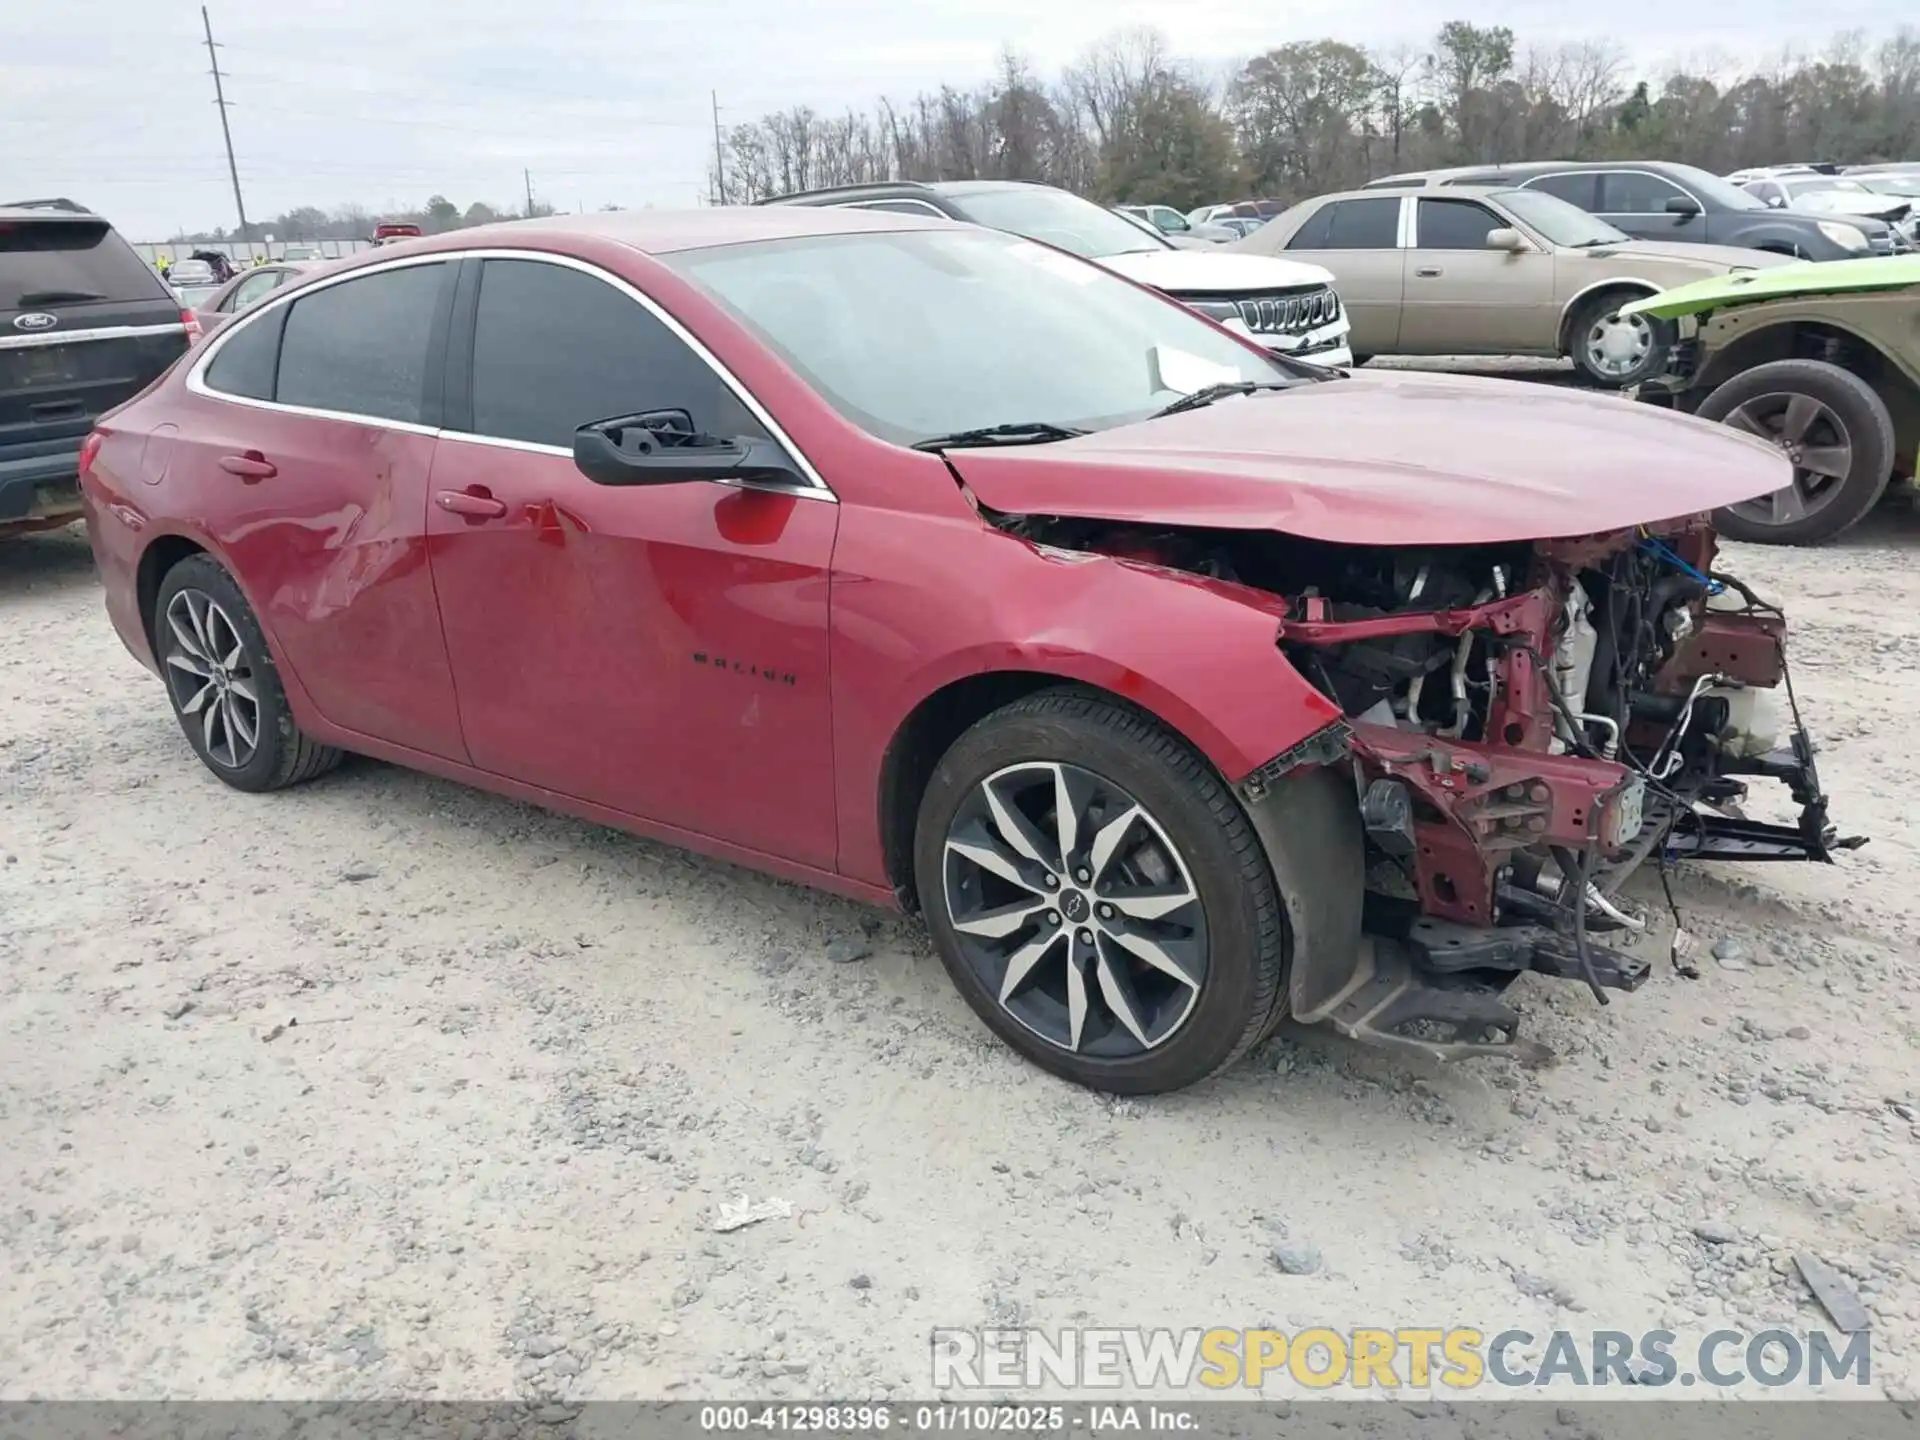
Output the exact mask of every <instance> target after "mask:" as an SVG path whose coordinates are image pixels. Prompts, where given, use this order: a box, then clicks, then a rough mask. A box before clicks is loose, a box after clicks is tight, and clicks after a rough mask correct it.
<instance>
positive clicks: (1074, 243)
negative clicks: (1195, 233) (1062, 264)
mask: <svg viewBox="0 0 1920 1440" xmlns="http://www.w3.org/2000/svg"><path fill="white" fill-rule="evenodd" d="M951 198H952V199H953V200H954V201H955V202H956V203H957V204H958V206H959V208H960V209H961V210H962V211H964V212H965V214H966V217H967V219H969V220H971V221H973V223H974V224H976V225H985V226H988V227H990V228H991V229H994V230H1010V231H1012V232H1013V233H1014V234H1015V235H1024V236H1026V237H1027V238H1028V239H1029V240H1043V241H1045V242H1046V243H1047V244H1049V245H1057V246H1059V247H1060V248H1061V249H1062V250H1070V251H1072V252H1073V253H1074V254H1075V255H1084V256H1086V257H1087V258H1088V259H1090V260H1094V259H1099V258H1100V257H1101V256H1103V255H1135V254H1139V253H1140V252H1141V251H1145V250H1170V249H1172V248H1173V247H1172V246H1171V245H1169V244H1168V243H1167V242H1166V241H1165V240H1163V239H1161V238H1160V236H1159V235H1157V234H1155V233H1154V232H1153V231H1152V230H1151V229H1145V230H1143V229H1141V228H1140V226H1138V225H1136V224H1134V223H1133V222H1132V221H1131V220H1125V219H1122V218H1121V217H1120V216H1118V215H1116V214H1114V213H1113V212H1112V211H1111V210H1106V209H1102V208H1101V207H1100V206H1098V205H1096V204H1094V203H1093V202H1092V201H1091V200H1082V199H1081V198H1080V197H1079V196H1078V195H1069V194H1068V193H1067V192H1066V191H1065V190H1053V189H1049V188H1048V187H1046V186H1044V185H1035V186H1031V187H1022V188H1020V189H1018V190H982V191H980V192H979V193H978V194H975V195H956V196H953V197H951Z"/></svg>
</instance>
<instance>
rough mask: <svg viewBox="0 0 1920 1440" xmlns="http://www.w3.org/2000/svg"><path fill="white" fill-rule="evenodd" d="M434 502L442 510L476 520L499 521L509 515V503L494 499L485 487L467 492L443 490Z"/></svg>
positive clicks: (474, 488) (477, 487)
mask: <svg viewBox="0 0 1920 1440" xmlns="http://www.w3.org/2000/svg"><path fill="white" fill-rule="evenodd" d="M433 500H434V503H435V504H436V505H438V506H439V507H440V508H441V509H442V510H447V511H451V512H452V513H453V514H455V515H465V516H468V517H470V518H471V519H474V520H498V519H499V518H500V517H501V516H502V515H504V514H506V513H507V502H506V501H504V500H496V499H494V498H493V496H492V495H490V494H488V493H487V489H486V487H485V486H484V485H474V486H471V487H469V488H468V489H465V490H441V491H439V492H437V493H436V494H435V495H434V497H433Z"/></svg>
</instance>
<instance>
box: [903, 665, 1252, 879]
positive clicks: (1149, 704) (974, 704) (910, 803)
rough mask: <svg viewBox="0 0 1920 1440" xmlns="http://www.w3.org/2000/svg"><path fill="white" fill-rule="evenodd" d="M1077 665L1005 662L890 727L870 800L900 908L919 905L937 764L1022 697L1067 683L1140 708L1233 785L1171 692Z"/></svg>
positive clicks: (1211, 738) (1210, 741)
mask: <svg viewBox="0 0 1920 1440" xmlns="http://www.w3.org/2000/svg"><path fill="white" fill-rule="evenodd" d="M1074 668H1076V667H1072V666H1057V667H1056V668H1052V669H1039V668H1034V669H1012V668H1002V669H995V670H983V671H977V672H975V673H972V674H968V675H963V676H961V677H959V678H957V679H954V680H950V681H948V682H947V683H946V684H943V685H941V686H939V687H938V688H937V689H935V690H933V691H931V692H930V693H928V694H927V695H925V696H924V697H922V699H921V700H920V701H919V702H918V703H917V704H916V705H914V707H913V708H912V709H911V710H909V711H908V712H907V714H906V716H905V717H904V718H903V719H902V720H901V722H900V724H899V725H898V726H896V727H895V729H894V732H893V735H892V737H891V738H890V739H889V741H888V743H887V746H886V749H885V751H884V752H883V754H882V756H881V762H880V775H879V785H878V790H877V794H876V797H875V800H876V804H877V807H878V810H877V819H878V822H879V827H880V851H881V858H882V861H883V863H884V865H885V867H886V882H887V884H888V885H890V886H891V887H892V889H893V892H894V894H895V896H896V898H897V899H898V900H899V903H900V905H901V908H902V909H905V910H908V911H912V910H914V909H916V908H917V900H916V898H915V887H914V884H913V835H914V826H915V824H916V822H917V820H918V818H919V813H920V801H921V798H922V796H924V795H925V793H926V789H927V784H928V782H929V781H930V780H931V779H932V777H933V772H934V769H935V767H936V766H938V765H939V763H940V759H941V757H942V756H943V755H945V754H946V753H947V751H948V749H949V748H950V747H951V746H952V745H953V742H954V741H956V740H958V739H959V738H960V736H961V735H963V734H964V733H966V731H967V730H968V729H970V728H971V727H972V726H973V725H975V724H977V723H978V722H979V721H981V720H983V719H985V718H986V717H987V716H988V715H991V714H992V713H993V712H994V711H996V710H998V709H1000V708H1001V707H1002V706H1005V705H1010V704H1012V703H1013V702H1014V701H1016V700H1020V699H1024V698H1025V697H1026V696H1029V695H1034V694H1038V693H1039V692H1041V691H1043V690H1056V689H1072V690H1077V691H1079V692H1081V693H1083V694H1087V695H1092V696H1097V697H1099V698H1100V699H1102V700H1106V701H1108V702H1110V703H1112V704H1115V705H1119V706H1123V707H1125V708H1127V709H1129V710H1134V711H1137V712H1139V713H1140V714H1142V715H1144V716H1146V717H1147V718H1149V719H1151V720H1153V721H1154V722H1155V723H1156V724H1159V725H1163V726H1165V727H1166V728H1167V729H1168V730H1170V731H1172V732H1173V733H1174V734H1175V735H1178V736H1179V737H1180V738H1181V739H1182V740H1185V741H1186V742H1187V744H1189V745H1191V746H1192V747H1193V749H1194V751H1195V752H1196V753H1197V754H1198V755H1199V756H1200V758H1201V760H1202V761H1204V762H1205V763H1207V764H1209V765H1211V766H1213V768H1214V770H1215V772H1216V773H1219V774H1220V775H1221V779H1222V781H1223V782H1225V783H1229V784H1230V783H1231V782H1232V781H1233V780H1234V779H1236V778H1238V777H1235V776H1230V775H1228V774H1227V773H1226V772H1225V771H1223V770H1222V769H1221V766H1220V761H1219V758H1218V757H1219V754H1220V750H1219V744H1220V737H1219V736H1217V735H1199V734H1195V733H1194V732H1195V730H1203V729H1204V728H1205V727H1204V725H1202V724H1199V723H1196V721H1197V716H1196V715H1195V713H1193V712H1188V713H1187V714H1186V715H1184V716H1178V715H1176V714H1174V713H1170V712H1175V711H1178V710H1180V709H1182V708H1183V707H1181V706H1180V705H1178V704H1177V703H1175V702H1174V701H1173V698H1172V697H1171V696H1169V695H1160V694H1153V695H1143V694H1141V693H1139V692H1138V690H1137V689H1136V691H1135V693H1133V694H1122V693H1120V692H1119V691H1118V690H1116V689H1114V688H1113V687H1111V686H1109V685H1104V684H1101V683H1099V682H1098V681H1095V680H1092V679H1089V678H1088V677H1087V676H1085V675H1084V674H1075V673H1073V670H1074ZM1129 688H1134V687H1129ZM1183 721H1184V723H1183Z"/></svg>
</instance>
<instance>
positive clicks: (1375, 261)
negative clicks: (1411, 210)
mask: <svg viewBox="0 0 1920 1440" xmlns="http://www.w3.org/2000/svg"><path fill="white" fill-rule="evenodd" d="M1401 199H1402V197H1401V196H1399V195H1381V196H1373V195H1368V196H1366V197H1364V198H1362V199H1354V200H1335V201H1334V202H1332V203H1331V204H1329V205H1324V206H1322V207H1321V208H1320V209H1319V210H1318V211H1317V212H1315V213H1314V214H1312V215H1310V216H1308V217H1307V221H1306V223H1305V224H1304V225H1302V226H1301V227H1300V228H1299V229H1298V230H1297V231H1295V232H1294V234H1293V238H1292V239H1290V240H1288V241H1287V248H1286V251H1285V257H1286V258H1287V259H1289V260H1301V261H1304V262H1306V263H1307V264H1309V265H1320V266H1324V267H1325V268H1326V269H1328V270H1330V271H1332V272H1333V282H1334V289H1335V290H1337V291H1338V292H1339V294H1340V303H1341V304H1342V305H1344V306H1345V307H1346V310H1347V319H1348V321H1349V322H1350V323H1351V324H1352V326H1353V340H1352V344H1353V353H1354V354H1356V355H1390V354H1392V353H1394V351H1395V350H1396V349H1398V348H1399V344H1400V304H1401V299H1402V296H1403V294H1404V291H1405V278H1404V271H1403V267H1402V263H1401V257H1402V255H1403V254H1404V251H1403V250H1402V248H1401V233H1400V210H1401Z"/></svg>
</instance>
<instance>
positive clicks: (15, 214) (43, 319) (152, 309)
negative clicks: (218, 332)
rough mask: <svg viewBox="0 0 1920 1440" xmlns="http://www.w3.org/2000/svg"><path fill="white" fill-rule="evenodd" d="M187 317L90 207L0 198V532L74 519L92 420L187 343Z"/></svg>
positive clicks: (167, 362) (40, 527)
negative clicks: (83, 451) (84, 447)
mask: <svg viewBox="0 0 1920 1440" xmlns="http://www.w3.org/2000/svg"><path fill="white" fill-rule="evenodd" d="M189 326H190V321H189V317H187V316H185V315H183V314H182V313H181V307H180V302H179V300H177V299H176V298H175V297H174V295H173V292H172V291H170V290H169V289H168V288H167V287H166V285H165V284H164V283H162V281H161V279H160V277H159V276H158V275H156V274H155V273H154V272H153V270H152V269H151V268H150V267H149V266H148V265H147V264H146V262H145V261H143V260H142V259H141V258H140V257H139V256H138V255H136V254H135V253H134V252H133V247H131V246H130V245H128V244H127V242H126V241H125V240H123V239H121V238H120V235H119V234H118V232H116V231H115V230H114V228H113V227H112V226H111V225H109V224H108V223H107V222H106V221H105V220H103V219H101V218H100V217H99V216H98V215H95V214H93V213H92V212H91V211H89V210H87V209H86V208H84V207H83V206H80V205H77V204H75V203H74V202H73V201H71V200H65V199H61V200H24V201H14V202H12V203H10V204H0V535H12V534H17V533H20V532H23V531H27V530H43V529H49V528H52V527H54V526H57V525H66V524H69V523H70V522H72V521H74V520H76V519H78V518H79V517H80V491H79V486H78V475H79V468H80V449H81V443H82V442H83V441H84V440H85V439H86V436H87V432H88V431H89V430H90V429H92V428H93V423H94V421H95V420H96V419H97V418H98V417H99V416H100V415H101V414H103V413H104V412H106V411H108V410H110V409H112V408H113V407H114V406H115V405H118V404H119V403H120V402H121V401H123V400H125V399H127V398H128V397H129V396H131V395H134V394H136V393H137V392H139V391H140V390H141V389H143V388H145V386H146V385H147V384H148V383H149V382H150V381H152V380H153V378H154V377H155V376H157V375H158V374H159V373H160V372H161V371H162V370H165V369H166V368H167V367H168V366H169V365H171V364H172V363H173V362H174V361H175V360H176V359H177V358H179V356H181V355H182V354H184V353H185V352H186V349H187V345H188V342H189V339H190V338H191V336H190V329H189Z"/></svg>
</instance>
